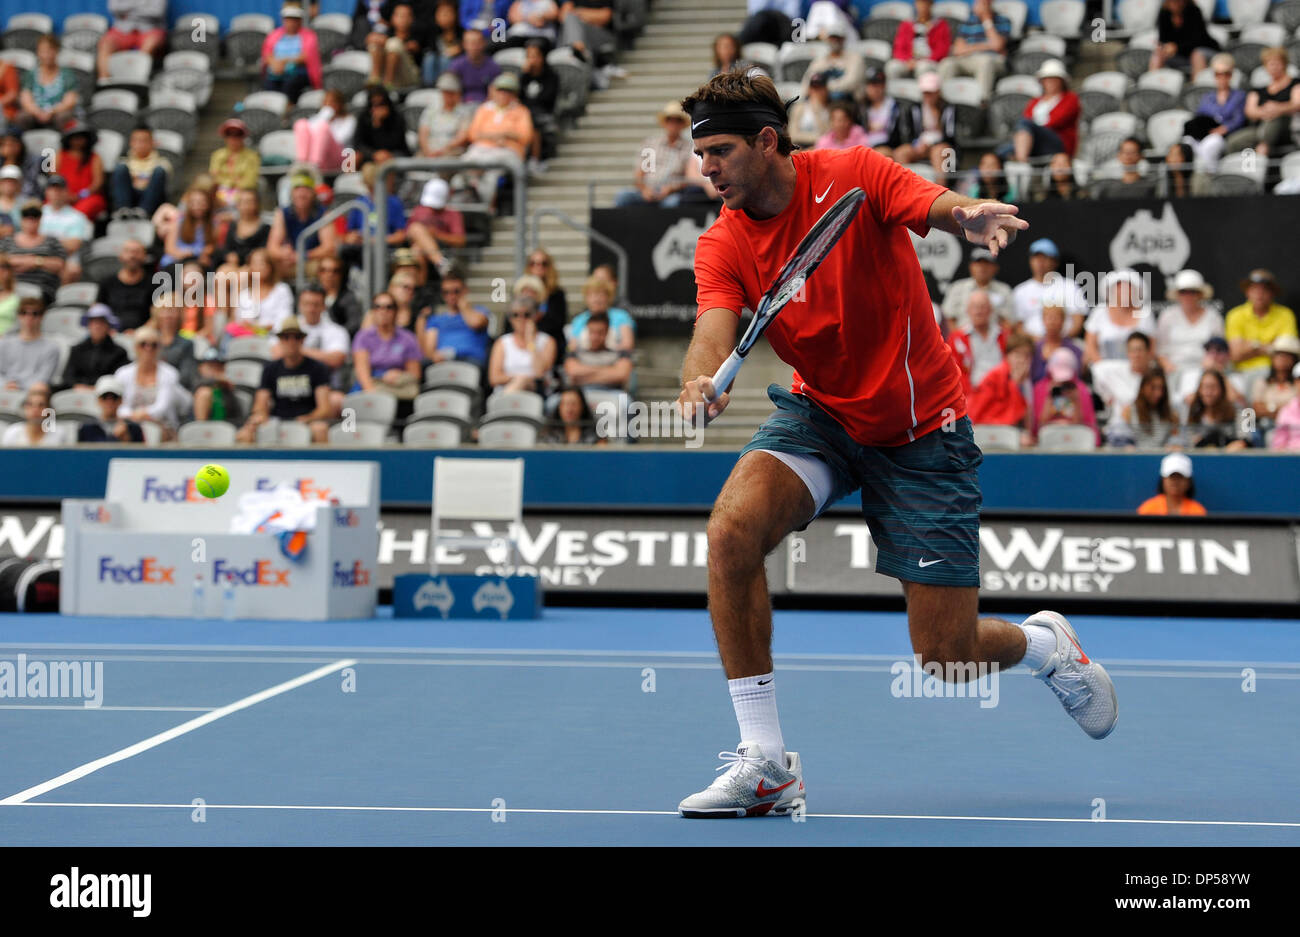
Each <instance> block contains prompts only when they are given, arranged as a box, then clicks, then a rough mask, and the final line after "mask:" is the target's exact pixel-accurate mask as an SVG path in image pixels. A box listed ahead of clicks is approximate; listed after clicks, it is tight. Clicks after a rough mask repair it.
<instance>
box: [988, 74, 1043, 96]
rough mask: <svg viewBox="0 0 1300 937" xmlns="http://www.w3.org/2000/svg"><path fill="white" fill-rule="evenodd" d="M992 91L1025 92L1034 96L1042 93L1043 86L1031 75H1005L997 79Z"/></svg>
mask: <svg viewBox="0 0 1300 937" xmlns="http://www.w3.org/2000/svg"><path fill="white" fill-rule="evenodd" d="M993 91H994V93H995V94H1027V95H1029V97H1031V98H1036V97H1038V96H1039V95H1041V94H1042V93H1043V86H1042V85H1040V84H1039V83H1038V79H1037V78H1035V77H1034V76H1033V75H1007V76H1006V77H1005V78H999V79H998V83H997V84H996V85H994V86H993Z"/></svg>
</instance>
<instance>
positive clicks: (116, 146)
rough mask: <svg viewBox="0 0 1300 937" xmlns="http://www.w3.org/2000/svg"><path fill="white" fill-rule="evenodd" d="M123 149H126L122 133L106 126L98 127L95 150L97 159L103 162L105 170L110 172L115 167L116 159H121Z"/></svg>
mask: <svg viewBox="0 0 1300 937" xmlns="http://www.w3.org/2000/svg"><path fill="white" fill-rule="evenodd" d="M124 149H126V140H125V139H124V138H123V137H122V134H120V133H119V132H117V131H116V130H111V129H109V128H107V127H100V128H99V134H98V137H97V139H96V140H95V152H96V153H98V154H99V161H100V162H101V163H103V164H104V171H105V172H112V171H113V170H114V169H116V168H117V161H118V160H119V159H121V157H122V151H123V150H124Z"/></svg>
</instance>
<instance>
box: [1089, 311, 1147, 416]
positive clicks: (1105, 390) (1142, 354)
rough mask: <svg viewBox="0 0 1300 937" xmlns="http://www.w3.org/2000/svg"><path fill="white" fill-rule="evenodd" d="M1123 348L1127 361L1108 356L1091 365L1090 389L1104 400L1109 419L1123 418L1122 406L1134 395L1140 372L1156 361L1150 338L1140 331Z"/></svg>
mask: <svg viewBox="0 0 1300 937" xmlns="http://www.w3.org/2000/svg"><path fill="white" fill-rule="evenodd" d="M1125 351H1126V352H1127V353H1128V360H1127V361H1121V360H1119V359H1115V358H1110V359H1106V360H1104V361H1098V362H1096V363H1094V364H1093V366H1092V389H1093V390H1095V391H1096V392H1097V396H1099V397H1100V398H1101V399H1102V400H1103V401H1104V402H1105V404H1106V407H1107V409H1108V410H1109V411H1110V418H1111V420H1112V421H1118V420H1122V419H1123V416H1122V411H1123V409H1124V408H1125V407H1126V406H1128V405H1129V404H1131V403H1132V402H1133V401H1134V400H1136V399H1137V392H1138V388H1139V387H1140V386H1141V385H1142V376H1143V375H1144V374H1146V372H1147V368H1149V367H1150V366H1151V364H1152V362H1153V361H1155V356H1154V355H1153V354H1152V353H1151V339H1150V338H1149V337H1148V336H1147V335H1145V334H1143V333H1142V332H1134V333H1133V334H1131V335H1130V336H1129V337H1128V343H1127V344H1126V345H1125Z"/></svg>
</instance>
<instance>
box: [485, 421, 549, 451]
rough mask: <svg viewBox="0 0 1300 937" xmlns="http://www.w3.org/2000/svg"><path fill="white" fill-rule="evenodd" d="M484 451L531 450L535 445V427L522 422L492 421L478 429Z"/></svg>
mask: <svg viewBox="0 0 1300 937" xmlns="http://www.w3.org/2000/svg"><path fill="white" fill-rule="evenodd" d="M478 444H479V446H481V447H482V448H484V449H531V448H533V446H535V445H537V427H536V426H534V425H533V424H532V423H525V422H524V421H522V420H493V421H492V422H491V423H484V424H482V425H481V426H479V428H478Z"/></svg>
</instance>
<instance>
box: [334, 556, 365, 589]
mask: <svg viewBox="0 0 1300 937" xmlns="http://www.w3.org/2000/svg"><path fill="white" fill-rule="evenodd" d="M334 585H336V586H339V587H341V588H345V589H351V588H355V587H357V586H368V585H370V570H368V569H366V568H365V567H364V566H362V565H361V561H360V560H357V561H356V562H355V563H353V564H352V565H351V566H344V565H343V564H342V563H339V562H337V561H336V562H335V563H334Z"/></svg>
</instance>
